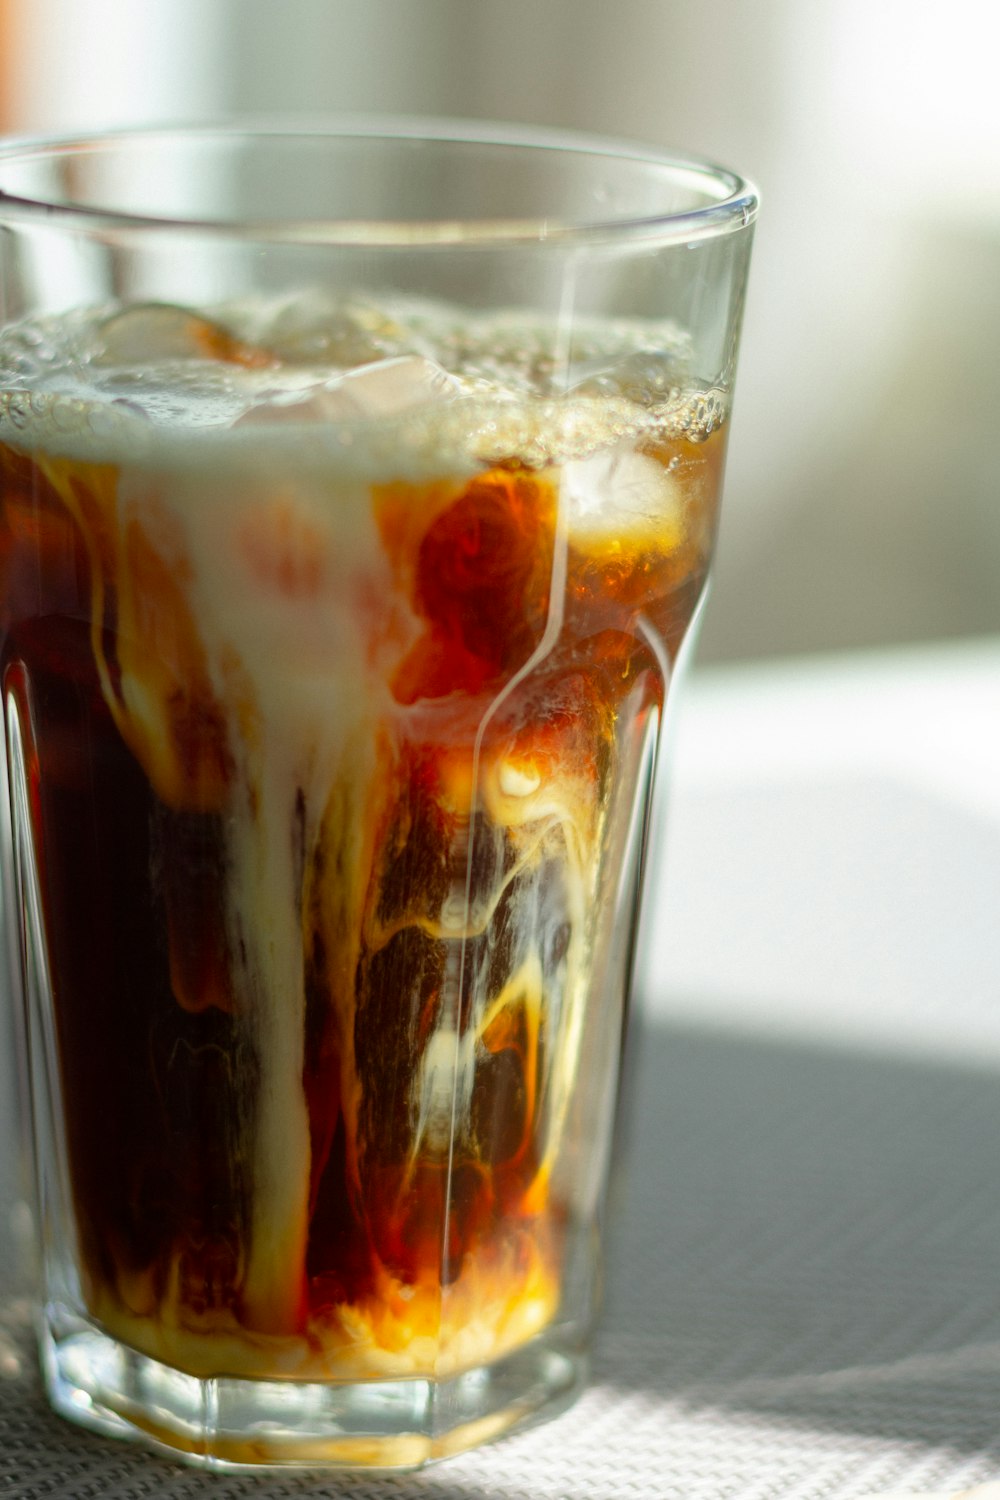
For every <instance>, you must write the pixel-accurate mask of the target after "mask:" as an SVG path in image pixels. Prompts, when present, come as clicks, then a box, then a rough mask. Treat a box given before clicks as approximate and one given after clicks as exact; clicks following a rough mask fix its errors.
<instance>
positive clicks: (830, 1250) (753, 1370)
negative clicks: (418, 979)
mask: <svg viewBox="0 0 1000 1500" xmlns="http://www.w3.org/2000/svg"><path fill="white" fill-rule="evenodd" d="M637 1040H638V1041H639V1042H640V1045H638V1046H637V1047H636V1048H635V1052H634V1056H635V1061H636V1064H637V1066H636V1068H635V1072H634V1075H633V1077H632V1082H631V1084H630V1096H631V1108H630V1110H629V1111H628V1112H627V1113H626V1119H625V1126H626V1136H627V1141H626V1145H627V1148H628V1149H627V1152H626V1158H625V1159H626V1161H627V1164H628V1165H627V1171H626V1170H624V1169H623V1170H622V1172H621V1173H620V1174H619V1177H618V1179H617V1181H616V1183H615V1187H614V1194H613V1204H612V1215H611V1217H612V1219H613V1224H612V1226H611V1228H612V1232H611V1236H610V1241H611V1243H610V1270H609V1278H608V1295H607V1305H606V1311H605V1315H604V1319H603V1323H602V1327H601V1332H600V1336H599V1338H598V1341H597V1346H596V1351H595V1367H594V1381H593V1384H592V1385H591V1387H590V1389H589V1390H588V1391H587V1392H586V1394H585V1395H584V1396H583V1397H582V1398H581V1400H580V1401H579V1402H578V1403H577V1405H576V1406H575V1407H574V1408H573V1409H572V1410H571V1411H570V1412H568V1413H567V1414H566V1415H565V1416H563V1417H561V1418H559V1419H558V1420H557V1421H556V1422H554V1423H551V1424H549V1425H547V1426H542V1427H538V1428H536V1429H534V1430H533V1431H530V1432H527V1433H524V1434H522V1435H519V1436H514V1437H511V1438H508V1439H505V1440H504V1441H502V1442H499V1443H497V1444H496V1445H494V1446H493V1447H490V1448H488V1449H484V1450H482V1451H480V1452H478V1453H473V1454H468V1455H464V1456H462V1457H459V1458H456V1459H453V1460H451V1461H449V1462H448V1463H447V1464H444V1465H441V1466H439V1467H437V1468H435V1469H431V1470H428V1471H425V1472H424V1473H423V1474H419V1475H415V1476H403V1477H400V1478H385V1477H378V1478H366V1477H365V1476H363V1475H362V1476H353V1475H352V1476H346V1477H345V1476H335V1475H330V1474H325V1475H322V1474H319V1475H317V1474H306V1473H300V1472H284V1473H277V1474H273V1473H272V1474H268V1475H260V1476H243V1475H233V1476H221V1477H215V1476H206V1475H204V1474H200V1473H197V1472H193V1471H190V1470H185V1469H183V1468H180V1467H177V1466H175V1465H173V1464H171V1463H170V1462H168V1461H166V1460H163V1459H161V1458H158V1457H155V1456H151V1455H149V1454H146V1453H143V1452H142V1451H140V1450H138V1449H136V1448H132V1447H130V1446H126V1445H122V1444H118V1443H115V1442H113V1441H110V1440H102V1439H99V1438H96V1437H92V1436H89V1435H87V1434H84V1433H82V1432H77V1431H76V1430H75V1429H73V1428H72V1427H71V1426H69V1425H68V1424H66V1423H64V1422H62V1421H61V1420H59V1419H57V1418H56V1417H55V1416H53V1415H51V1414H50V1413H49V1412H48V1410H47V1408H46V1405H45V1401H44V1397H43V1395H42V1391H41V1385H40V1381H39V1377H38V1374H37V1369H36V1361H35V1355H34V1349H33V1342H32V1339H31V1335H30V1330H29V1327H28V1323H27V1316H26V1308H25V1304H24V1302H23V1294H24V1291H25V1287H24V1284H23V1281H21V1280H19V1272H18V1268H17V1256H16V1238H17V1234H16V1230H17V1213H16V1212H15V1213H14V1215H13V1229H12V1228H11V1223H12V1219H11V1214H10V1212H9V1208H10V1204H11V1203H12V1201H13V1198H14V1191H13V1165H14V1164H13V1156H12V1152H11V1148H10V1140H11V1131H10V1129H9V1121H4V1120H0V1124H2V1125H3V1126H4V1129H3V1136H2V1141H3V1150H4V1152H5V1153H6V1154H5V1156H4V1159H3V1167H4V1172H5V1174H6V1176H5V1177H4V1178H3V1180H2V1182H0V1187H3V1188H4V1190H5V1193H6V1197H5V1201H4V1209H3V1233H4V1235H5V1236H6V1239H5V1241H4V1243H3V1246H2V1249H3V1255H2V1258H0V1494H3V1495H5V1496H6V1495H11V1496H17V1497H18V1500H36V1497H37V1500H41V1497H43V1496H45V1497H49V1496H53V1497H54V1496H72V1497H74V1500H85V1497H88V1496H100V1497H101V1500H132V1497H139V1496H153V1495H155V1496H157V1497H162V1500H187V1497H194V1496H201V1495H204V1494H206V1493H210V1494H212V1495H213V1496H214V1497H215V1500H223V1497H225V1500H230V1497H231V1500H236V1497H251V1496H253V1497H257V1500H271V1497H279V1496H305V1495H316V1496H318V1495H350V1496H354V1497H359V1500H364V1497H372V1500H375V1497H379V1500H410V1497H414V1500H415V1497H423V1500H459V1497H461V1496H464V1495H473V1494H474V1495H477V1496H483V1497H496V1500H501V1497H502V1500H542V1497H545V1500H623V1497H643V1500H644V1497H664V1500H666V1497H670V1500H673V1497H677V1500H723V1497H730V1496H732V1497H739V1500H769V1497H775V1500H777V1497H783V1500H785V1497H787V1500H792V1497H795V1500H820V1497H841V1496H842V1497H844V1500H860V1497H862V1496H865V1497H867V1496H871V1495H876V1494H884V1493H887V1492H892V1493H894V1494H899V1493H902V1494H916V1493H918V1492H938V1493H947V1492H952V1491H958V1490H961V1489H964V1488H966V1487H969V1486H972V1485H974V1484H977V1483H982V1482H985V1481H986V1480H988V1479H990V1478H995V1477H996V1476H997V1474H1000V1152H998V1150H997V1143H998V1142H1000V1079H998V1078H997V1076H996V1075H995V1074H994V1073H993V1072H991V1071H988V1070H987V1069H985V1068H984V1069H983V1070H981V1071H977V1070H976V1069H975V1068H971V1067H965V1068H960V1067H958V1066H945V1065H942V1066H937V1065H934V1064H932V1063H930V1062H919V1061H911V1062H902V1061H893V1060H889V1059H885V1058H877V1057H865V1056H862V1055H859V1054H858V1053H856V1052H852V1051H850V1050H847V1049H844V1050H841V1051H837V1050H833V1049H830V1048H824V1049H821V1048H819V1047H814V1046H811V1045H806V1044H801V1045H793V1044H784V1045H779V1044H776V1043H771V1042H765V1041H761V1040H754V1039H750V1038H748V1039H740V1038H738V1037H734V1036H732V1035H728V1036H726V1035H722V1034H717V1035H713V1034H711V1033H709V1032H699V1031H697V1030H694V1029H686V1030H682V1029H678V1028H673V1029H671V1028H669V1027H667V1026H666V1025H661V1024H655V1025H654V1024H653V1023H651V1022H650V1023H647V1024H646V1026H645V1027H644V1028H643V1030H642V1032H641V1036H640V1037H639V1038H637ZM6 1084H7V1080H4V1079H2V1078H0V1087H2V1088H4V1097H6V1098H7V1100H8V1107H9V1093H10V1090H9V1087H6V1086H5V1085H6Z"/></svg>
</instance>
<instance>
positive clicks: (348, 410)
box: [0, 293, 728, 472]
mask: <svg viewBox="0 0 1000 1500" xmlns="http://www.w3.org/2000/svg"><path fill="white" fill-rule="evenodd" d="M691 362H692V352H691V345H690V339H689V337H688V336H687V335H686V334H685V333H684V332H683V330H681V329H679V328H678V327H677V326H676V325H675V324H674V323H672V322H668V321H653V320H641V319H617V320H611V319H607V320H598V319H578V320H576V321H575V322H574V323H573V325H572V326H571V327H570V328H568V329H567V328H564V327H563V326H562V325H561V324H560V323H559V322H558V321H544V320H542V319H541V318H534V319H533V318H531V317H529V316H528V315H526V314H523V313H513V312H502V313H490V314H479V313H472V312H467V311H460V310H458V309H455V308H449V307H446V306H444V305H441V304H436V303H430V302H427V301H423V300H418V299H409V300H404V299H398V300H394V301H389V300H386V301H385V302H384V303H375V302H371V301H366V300H364V299H361V298H346V299H341V300H334V299H332V298H330V297H327V296H324V295H322V294H320V293H311V294H301V295H298V296H295V297H289V298H284V299H282V300H280V301H273V300H272V301H270V302H265V301H262V300H260V299H256V300H248V301H246V302H244V303H242V304H232V305H229V306H226V307H224V308H221V309H216V310H215V311H214V312H212V313H209V312H206V311H198V310H194V309H191V308H186V307H181V306H177V305H173V304H166V303H143V304H131V305H127V306H122V305H107V306H102V307H97V308H92V309H89V310H83V311H78V312H74V313H71V314H64V315H61V316H59V317H53V318H44V319H38V320H35V321H32V322H23V323H19V324H16V325H13V326H11V327H9V328H7V329H5V330H4V331H3V332H2V333H0V435H6V436H7V437H8V438H9V439H10V440H11V441H15V442H17V441H20V443H21V444H25V443H29V442H30V441H31V440H32V436H33V435H34V437H35V439H36V440H38V441H41V440H42V438H43V437H44V440H45V441H46V442H52V441H57V442H62V443H63V444H64V445H68V446H69V447H75V448H77V449H80V448H81V447H83V448H88V449H92V447H93V444H94V442H95V441H96V440H98V439H99V440H100V441H101V443H102V444H103V445H104V446H105V447H106V448H107V447H109V446H110V448H111V451H113V450H114V447H115V445H116V437H117V438H118V439H119V440H120V441H121V442H127V443H128V445H129V449H130V451H131V452H132V453H133V454H135V453H136V451H137V449H138V450H139V451H141V450H142V449H143V447H144V446H145V447H147V448H152V447H155V446H157V445H159V444H160V443H162V441H164V440H167V441H169V436H170V434H176V433H177V432H178V430H183V431H184V433H185V434H186V435H187V434H197V433H201V432H210V433H212V434H213V435H220V436H221V435H223V434H225V437H226V440H227V441H238V442H242V443H253V442H258V443H259V442H260V441H262V440H263V439H264V434H263V433H262V432H261V431H260V429H262V428H266V429H267V434H266V440H267V441H268V442H269V443H273V442H282V441H286V440H288V441H290V442H293V443H295V444H296V445H301V444H305V446H306V448H308V447H309V446H310V445H313V446H315V447H318V448H321V449H322V450H323V451H324V452H325V453H326V454H327V455H328V454H329V449H330V447H331V445H333V447H335V448H337V449H340V450H341V451H344V450H347V449H348V448H349V449H351V450H352V454H353V461H355V462H363V460H364V458H365V456H367V458H368V460H369V461H370V466H371V467H372V468H373V469H381V468H384V466H385V464H386V463H387V462H389V463H391V462H396V463H398V464H399V463H401V464H403V466H404V467H408V468H410V469H412V470H413V471H414V472H417V471H419V470H420V468H421V465H422V464H425V463H427V462H430V463H432V464H434V465H437V466H440V465H441V463H442V461H444V462H446V463H451V464H453V465H455V466H456V467H460V466H463V465H468V464H469V463H473V464H480V463H486V464H492V463H496V462H499V461H508V462H509V461H518V462H520V463H521V464H523V465H524V466H525V467H528V468H541V467H545V466H546V465H549V464H554V463H560V462H564V461H567V460H572V459H579V458H582V457H584V456H585V455H586V454H588V453H590V452H593V451H595V450H596V449H598V448H600V447H603V446H606V445H608V444H609V443H614V442H616V441H618V440H619V439H621V438H623V437H636V436H638V435H642V434H648V435H649V438H650V440H651V441H657V440H659V439H669V438H671V437H686V438H688V439H689V440H691V441H694V442H698V441H701V440H703V439H704V438H706V437H708V436H709V435H710V434H711V433H712V432H713V431H714V430H715V429H716V428H717V427H718V426H720V424H721V423H722V422H723V421H724V420H725V417H726V413H727V409H728V398H727V394H726V392H725V391H724V390H722V389H721V388H719V387H717V386H706V385H704V384H702V383H699V382H698V381H697V380H696V379H695V378H694V377H693V376H692V374H691ZM143 428H145V429H147V430H146V431H143V430H142V429H143Z"/></svg>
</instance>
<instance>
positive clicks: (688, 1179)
mask: <svg viewBox="0 0 1000 1500" xmlns="http://www.w3.org/2000/svg"><path fill="white" fill-rule="evenodd" d="M636 1055H637V1058H638V1065H637V1068H636V1073H635V1078H634V1087H635V1089H636V1090H637V1097H636V1100H635V1106H634V1108H633V1109H631V1110H630V1111H628V1112H627V1114H626V1121H625V1125H626V1129H625V1135H626V1138H627V1139H626V1142H625V1144H626V1146H627V1150H626V1152H625V1153H624V1160H625V1166H624V1167H623V1169H622V1171H621V1173H620V1174H619V1179H618V1181H617V1182H616V1184H615V1189H614V1194H613V1205H614V1210H615V1211H614V1214H613V1218H614V1223H615V1228H614V1230H613V1235H612V1273H611V1276H610V1280H609V1288H608V1298H607V1311H606V1316H605V1320H604V1324H603V1331H602V1334H601V1336H600V1339H599V1342H598V1352H597V1360H596V1368H595V1376H596V1378H597V1379H598V1380H599V1381H601V1382H603V1383H606V1384H607V1385H609V1386H613V1387H616V1388H630V1389H640V1388H641V1389H645V1390H651V1391H656V1392H658V1393H660V1394H661V1395H667V1396H668V1397H669V1398H670V1400H671V1402H672V1403H674V1404H675V1405H676V1406H677V1407H679V1408H680V1409H681V1410H684V1409H687V1410H688V1411H692V1412H693V1411H696V1410H698V1409H704V1408H706V1407H715V1408H726V1409H729V1410H743V1411H747V1412H753V1411H758V1412H766V1413H768V1414H770V1415H771V1416H772V1417H778V1418H779V1419H781V1420H785V1419H787V1421H789V1422H790V1423H802V1424H805V1425H808V1426H809V1427H817V1426H818V1427H825V1428H831V1429H837V1430H841V1431H848V1432H851V1433H856V1434H858V1435H863V1434H870V1435H873V1436H878V1437H888V1438H893V1439H896V1440H897V1441H903V1442H905V1441H907V1440H913V1441H915V1442H920V1443H928V1444H935V1443H937V1444H943V1445H946V1446H947V1447H949V1448H951V1449H953V1450H955V1451H956V1452H976V1453H981V1454H983V1455H984V1456H988V1455H990V1454H992V1452H994V1451H995V1452H996V1454H997V1458H998V1461H1000V1073H997V1072H993V1071H989V1070H987V1068H986V1067H985V1066H984V1067H982V1068H979V1069H977V1068H976V1067H974V1066H970V1067H967V1068H963V1067H960V1066H955V1065H938V1064H936V1063H935V1062H933V1061H930V1060H927V1061H924V1060H917V1061H912V1060H901V1059H899V1058H893V1057H880V1056H872V1055H863V1054H859V1053H856V1052H850V1051H847V1050H838V1049H834V1048H828V1047H820V1046H816V1045H806V1044H802V1045H796V1044H792V1043H779V1042H773V1041H769V1040H763V1039H761V1038H759V1037H757V1038H753V1039H751V1038H747V1037H737V1036H733V1035H731V1034H723V1033H709V1032H699V1031H696V1030H694V1029H680V1028H677V1029H669V1028H667V1027H665V1026H654V1025H652V1024H649V1023H647V1024H646V1025H645V1027H644V1028H643V1032H642V1036H641V1045H640V1046H638V1047H637V1048H636Z"/></svg>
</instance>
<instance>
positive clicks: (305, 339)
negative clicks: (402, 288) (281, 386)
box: [259, 292, 413, 370]
mask: <svg viewBox="0 0 1000 1500" xmlns="http://www.w3.org/2000/svg"><path fill="white" fill-rule="evenodd" d="M259 337H260V341H261V343H264V344H266V345H267V347H268V349H269V350H270V351H271V353H272V354H274V355H276V356H277V357H278V359H280V360H281V361H282V362H283V363H284V364H289V365H313V366H316V365H326V366H331V365H338V366H340V367H341V368H342V369H345V370H346V369H351V368H354V367H356V366H358V365H365V364H369V363H371V361H373V360H378V359H385V358H395V357H396V356H398V355H400V354H404V353H409V352H411V351H412V347H413V346H412V341H411V339H410V338H409V336H408V333H407V330H406V329H405V328H403V327H402V325H401V324H399V323H398V322H397V321H396V320H395V319H394V318H393V317H391V316H390V314H389V313H387V312H385V311H383V310H382V309H381V308H378V307H374V306H372V305H370V304H369V303H366V302H347V303H343V302H337V301H334V300H333V299H332V298H330V297H327V296H324V295H323V294H322V293H319V292H313V293H306V294H302V295H300V296H296V297H293V298H291V299H290V300H289V301H287V302H284V303H282V304H280V305H279V306H278V307H277V308H273V307H272V309H271V310H270V312H269V314H268V316H267V317H266V319H263V320H261V323H260V328H259Z"/></svg>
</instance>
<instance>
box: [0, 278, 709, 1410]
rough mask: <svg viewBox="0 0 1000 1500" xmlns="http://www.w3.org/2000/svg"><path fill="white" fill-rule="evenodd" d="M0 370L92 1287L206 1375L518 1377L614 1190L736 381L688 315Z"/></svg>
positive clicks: (330, 308)
mask: <svg viewBox="0 0 1000 1500" xmlns="http://www.w3.org/2000/svg"><path fill="white" fill-rule="evenodd" d="M0 388H2V394H0V438H2V443H3V447H2V450H0V476H2V477H0V484H2V490H0V502H2V532H0V570H2V587H0V608H2V612H3V618H2V629H3V636H2V639H3V658H2V669H3V692H4V699H5V704H6V709H7V718H8V724H9V726H10V729H9V737H10V740H11V743H12V751H11V754H12V763H13V765H14V770H15V773H16V774H20V775H21V777H22V778H23V785H24V788H25V789H26V796H27V806H28V812H29V816H28V820H27V827H26V828H25V829H24V830H22V832H21V836H20V844H19V849H18V868H19V871H20V877H19V878H20V880H21V882H22V884H23V885H24V884H26V885H32V884H33V885H34V888H35V890H36V893H37V901H38V904H39V911H40V932H41V934H42V950H43V951H42V952H41V953H40V954H39V955H38V963H39V964H40V966H41V968H42V969H43V970H44V982H45V983H46V984H47V985H49V986H50V987H51V1004H52V1014H53V1016H54V1025H55V1034H56V1043H57V1053H58V1067H59V1074H60V1085H61V1099H62V1113H63V1118H62V1122H61V1129H62V1130H63V1132H64V1137H65V1149H66V1156H67V1161H68V1176H69V1184H70V1192H71V1200H72V1217H73V1222H74V1225H75V1234H76V1247H75V1254H76V1268H77V1272H78V1276H79V1291H80V1296H81V1298H82V1303H83V1306H84V1307H85V1309H86V1312H87V1314H88V1316H89V1317H90V1318H91V1319H92V1320H93V1323H94V1325H95V1326H96V1327H98V1328H100V1329H101V1330H103V1331H104V1332H106V1333H107V1334H109V1335H111V1336H113V1337H114V1338H115V1339H116V1340H118V1341H120V1343H121V1344H122V1345H124V1346H126V1347H127V1348H129V1349H131V1350H134V1351H137V1352H138V1353H139V1354H141V1355H145V1356H148V1357H149V1358H150V1359H152V1360H156V1361H160V1362H162V1363H163V1364H164V1365H166V1366H169V1367H170V1368H171V1369H175V1370H179V1371H181V1372H185V1373H186V1374H189V1375H191V1376H195V1377H214V1376H225V1377H237V1378H246V1379H254V1380H266V1381H278V1380H293V1381H308V1382H318V1381H331V1380H332V1381H340V1380H358V1379H369V1378H376V1379H390V1378H399V1377H433V1378H435V1379H438V1380H440V1379H443V1378H449V1377H452V1376H454V1375H457V1374H460V1373H462V1372H464V1371H469V1370H473V1369H477V1368H480V1367H486V1366H490V1365H492V1364H494V1363H495V1362H496V1361H497V1360H499V1359H502V1358H503V1357H504V1356H505V1355H507V1354H508V1353H510V1352H511V1351H514V1350H517V1349H518V1348H520V1347H521V1346H523V1345H525V1344H526V1343H528V1341H530V1340H532V1339H533V1338H535V1337H536V1336H537V1335H538V1334H539V1333H541V1332H542V1331H543V1330H545V1329H546V1328H547V1327H549V1326H550V1325H554V1324H557V1323H558V1320H559V1318H560V1308H561V1299H562V1296H563V1291H564V1277H565V1276H567V1275H569V1274H570V1267H571V1263H572V1262H573V1260H574V1256H575V1254H576V1252H575V1249H574V1237H577V1238H578V1237H579V1235H580V1234H581V1233H586V1232H588V1231H587V1230H586V1226H587V1225H588V1224H589V1223H590V1222H591V1220H592V1218H593V1214H594V1211H595V1205H596V1203H597V1200H598V1199H599V1197H600V1193H601V1180H602V1175H603V1172H604V1165H605V1162H604V1157H605V1147H604V1146H603V1145H599V1144H598V1145H595V1142H599V1141H600V1140H601V1138H602V1137H606V1135H607V1119H608V1115H609V1113H610V1110H611V1106H612V1100H613V1093H614V1086H615V1072H616V1068H617V1041H618V1032H619V1031H620V1024H621V1017H620V1014H619V1012H618V1011H616V1010H615V1003H616V1002H615V1001H614V1000H613V995H614V993H615V990H616V987H618V988H620V985H619V979H618V975H617V970H618V969H620V968H621V965H622V963H623V962H624V960H623V957H622V955H623V954H624V952H625V949H626V948H627V940H628V934H627V933H625V934H624V935H623V932H622V925H623V924H624V926H625V928H628V927H629V926H630V924H631V922H632V920H633V915H632V904H633V901H632V898H633V894H634V893H633V892H632V890H631V889H629V890H624V885H625V884H627V879H628V871H629V870H630V869H631V870H633V872H634V870H635V869H636V867H637V861H638V859H639V858H640V853H639V850H640V847H641V838H642V829H641V827H636V816H637V815H636V813H635V806H636V798H635V786H636V782H637V778H642V777H644V776H645V777H648V775H649V774H650V773H651V762H652V746H653V744H654V742H655V735H656V728H657V725H658V723H659V719H660V714H661V710H662V706H663V701H662V700H663V693H664V686H665V682H666V680H667V678H668V677H669V672H670V664H671V662H672V661H673V659H674V658H675V657H676V654H677V650H678V647H679V644H680V642H681V639H682V637H683V635H684V633H685V630H686V628H687V626H688V623H689V621H690V619H691V616H692V613H693V612H694V610H695V607H696V605H697V603H698V600H699V597H700V595H701V592H702V587H703V581H704V577H705V572H706V567H707V562H708V554H709V549H710V543H711V536H712V531H713V525H714V514H715V507H716V500H717V495H718V489H719V483H720V477H721V468H722V455H723V449H724V444H725V431H726V428H725V414H726V413H725V403H724V399H723V397H722V395H721V393H720V392H718V391H716V390H713V389H711V388H706V387H705V386H704V385H702V384H700V383H699V382H698V381H697V380H696V379H695V378H694V376H693V375H692V372H691V370H690V368H689V361H688V352H687V349H686V343H685V337H684V334H683V331H682V330H680V329H678V328H677V327H676V326H673V325H666V324H662V323H650V322H646V321H642V320H634V321H627V320H626V321H621V322H611V321H607V322H601V321H597V320H595V321H593V322H590V323H588V322H581V323H580V324H578V326H577V327H576V329H575V332H574V334H573V337H572V339H571V341H569V343H568V344H566V343H565V342H563V343H560V341H559V340H558V339H557V338H556V334H555V331H554V329H553V328H552V327H549V326H547V325H546V324H545V323H544V321H541V320H538V321H535V322H527V321H525V320H524V319H523V318H518V317H516V316H514V315H506V316H505V315H498V314H490V315H488V316H487V315H476V314H474V313H471V312H468V311H461V310H459V309H457V308H449V307H447V306H444V305H438V304H434V303H429V302H421V301H416V300H413V301H407V300H405V299H399V300H397V301H395V302H394V301H391V300H385V301H383V302H381V303H379V302H376V301H373V300H370V299H360V298H357V299H351V298H339V299H332V298H323V297H322V296H319V295H315V296H308V295H306V296H301V297H298V298H295V299H291V300H289V299H285V300H284V301H273V300H272V301H270V302H268V301H266V300H256V301H248V302H246V303H245V304H243V305H226V306H214V307H211V308H205V309H201V310H196V309H189V308H181V307H177V306H168V305H152V304H151V305H141V306H125V305H117V304H112V305H105V306H101V307H96V308H93V309H90V310H88V311H86V312H82V313H81V312H77V313H73V314H67V315H65V316H62V317H58V318H50V319H40V320H35V321H24V322H21V323H19V324H16V325H14V326H11V327H9V328H8V329H7V330H6V331H5V332H4V333H3V334H2V335H0ZM18 768H20V770H19V771H18ZM639 817H640V822H641V813H640V815H639ZM623 871H625V874H624V875H623Z"/></svg>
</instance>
